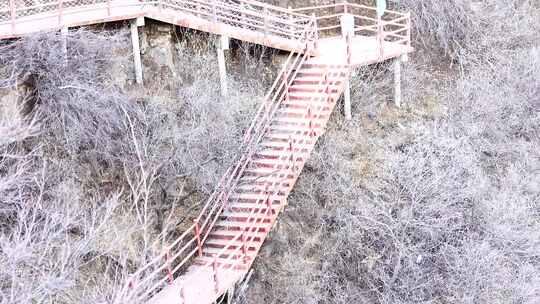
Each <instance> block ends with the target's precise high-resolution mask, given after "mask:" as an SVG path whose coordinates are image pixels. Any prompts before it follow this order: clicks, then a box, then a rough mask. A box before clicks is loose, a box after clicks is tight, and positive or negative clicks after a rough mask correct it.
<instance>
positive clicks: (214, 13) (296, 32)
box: [0, 0, 310, 41]
mask: <svg viewBox="0 0 540 304" xmlns="http://www.w3.org/2000/svg"><path fill="white" fill-rule="evenodd" d="M127 7H131V8H134V9H140V13H141V14H144V13H146V12H147V11H148V10H150V9H157V10H158V11H161V10H165V11H167V10H168V11H170V12H173V13H174V14H178V13H183V14H187V15H190V16H197V17H199V18H200V19H202V20H205V21H208V22H211V23H215V24H225V25H229V26H232V27H235V28H238V29H239V30H242V29H244V30H249V31H254V32H258V33H261V34H263V35H265V36H266V35H268V36H278V37H282V38H285V39H289V40H294V41H296V40H299V39H300V38H301V35H302V32H303V30H304V28H305V26H306V25H307V24H308V23H309V22H310V17H308V16H306V15H303V14H300V13H295V12H292V11H290V10H287V9H284V8H279V7H275V6H271V5H268V4H265V3H261V2H257V1H252V0H3V1H2V3H1V4H0V25H2V24H11V26H12V31H13V32H15V31H16V29H17V27H18V26H20V25H22V24H25V23H31V22H33V21H37V20H43V19H46V18H49V19H50V18H53V19H55V20H57V21H56V22H55V24H54V25H55V26H57V27H63V26H64V25H65V23H64V19H65V17H66V16H69V15H73V14H76V13H84V12H90V13H100V16H103V17H104V18H106V17H111V16H115V15H117V14H113V10H115V9H125V8H127ZM83 21H84V20H83Z"/></svg>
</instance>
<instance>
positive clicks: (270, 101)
mask: <svg viewBox="0 0 540 304" xmlns="http://www.w3.org/2000/svg"><path fill="white" fill-rule="evenodd" d="M316 33H317V27H316V23H315V20H311V21H310V22H309V23H308V24H307V25H306V26H305V30H304V32H303V34H302V35H301V36H300V37H301V41H304V42H303V46H304V47H303V49H299V50H297V51H296V52H291V54H290V55H289V57H288V59H287V61H286V63H285V64H284V66H283V69H282V71H281V72H280V74H279V77H277V79H276V81H275V82H274V84H273V85H272V87H271V89H270V90H269V92H268V94H267V95H266V97H265V101H264V102H263V104H262V105H261V107H260V108H259V111H258V112H257V115H256V116H255V118H254V119H253V123H252V125H251V126H250V128H249V129H248V131H247V132H246V135H245V139H244V143H243V146H242V148H241V151H242V153H240V154H239V156H238V157H237V158H236V159H235V160H234V161H233V162H232V163H233V165H232V166H231V167H230V168H229V169H228V170H227V172H226V173H225V175H224V176H223V177H222V179H221V180H220V182H219V184H218V186H217V188H216V190H215V191H214V193H213V194H212V195H211V197H210V198H209V199H208V201H207V202H206V204H205V205H204V207H203V208H202V210H201V213H200V215H199V216H198V217H197V218H196V219H195V222H194V224H193V225H192V226H190V227H189V228H188V229H187V230H186V231H185V232H184V233H183V234H182V235H181V236H180V237H178V238H176V239H174V240H172V241H168V239H167V237H164V238H162V239H160V240H158V241H156V243H157V244H167V245H164V246H163V250H162V252H161V253H160V254H158V255H157V256H156V257H154V258H152V259H151V260H150V261H149V263H147V264H146V265H144V266H143V267H142V268H140V269H139V270H138V271H137V272H135V273H134V274H132V275H131V279H130V280H129V282H128V283H127V284H126V286H125V288H124V291H123V297H122V299H123V300H126V299H128V300H129V299H131V300H133V301H143V300H144V299H147V298H148V297H150V296H151V295H153V294H155V293H156V292H157V291H159V290H161V289H162V288H163V287H165V286H166V285H167V284H170V283H172V281H171V278H174V277H175V276H176V275H178V274H179V273H181V272H182V270H184V269H185V268H186V267H188V266H189V265H190V262H191V261H192V260H193V258H195V257H197V256H202V246H203V244H204V242H205V241H206V239H207V238H208V236H209V234H210V232H211V230H212V228H213V227H214V225H215V223H216V222H217V220H218V219H219V216H220V215H221V213H222V212H223V210H224V209H225V208H226V207H227V206H226V203H227V201H228V198H229V197H230V195H231V194H233V193H234V189H235V187H236V185H237V183H238V181H239V179H240V177H241V176H242V174H243V172H244V171H245V169H246V168H247V166H248V164H249V163H250V160H251V158H252V156H253V154H254V153H255V151H256V147H257V144H258V143H259V142H260V140H261V139H262V137H263V136H264V134H265V132H266V130H267V128H268V126H269V124H270V122H271V118H272V117H273V115H274V114H275V113H276V111H277V109H278V108H279V105H280V104H281V101H283V100H284V97H285V95H286V94H287V91H288V87H289V86H291V85H292V82H293V81H294V78H295V76H296V74H297V73H298V68H299V67H300V66H302V65H303V64H304V62H305V61H306V60H307V58H309V57H310V54H311V52H312V51H314V45H315V38H316V37H317V36H316ZM240 237H241V236H240V235H239V236H237V237H236V238H234V239H235V240H238V238H240ZM173 264H175V265H174V266H173ZM208 266H212V265H208ZM216 269H219V267H218V268H216Z"/></svg>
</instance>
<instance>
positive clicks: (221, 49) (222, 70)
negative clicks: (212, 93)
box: [217, 35, 229, 96]
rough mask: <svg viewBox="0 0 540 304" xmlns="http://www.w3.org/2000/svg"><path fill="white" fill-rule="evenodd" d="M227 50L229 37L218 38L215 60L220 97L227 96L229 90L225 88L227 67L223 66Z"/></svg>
mask: <svg viewBox="0 0 540 304" xmlns="http://www.w3.org/2000/svg"><path fill="white" fill-rule="evenodd" d="M228 49H229V37H227V36H223V35H222V36H220V39H219V45H218V46H217V58H218V66H219V81H220V84H221V96H227V95H228V94H229V90H228V87H227V67H226V65H225V50H228Z"/></svg>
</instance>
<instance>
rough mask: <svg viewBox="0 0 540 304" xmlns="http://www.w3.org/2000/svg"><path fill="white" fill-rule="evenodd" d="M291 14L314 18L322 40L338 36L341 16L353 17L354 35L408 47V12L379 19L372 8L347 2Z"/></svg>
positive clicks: (387, 15) (295, 10) (393, 13)
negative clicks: (312, 16) (372, 37)
mask: <svg viewBox="0 0 540 304" xmlns="http://www.w3.org/2000/svg"><path fill="white" fill-rule="evenodd" d="M292 11H293V12H295V13H301V14H305V15H315V16H316V19H317V22H318V26H319V35H320V36H321V37H322V38H324V37H329V36H330V37H332V36H337V35H339V34H341V22H340V21H341V20H340V19H341V17H342V16H344V15H352V16H353V18H354V33H355V35H362V36H377V37H378V38H379V39H380V40H381V41H386V42H394V43H399V44H404V45H407V46H410V45H411V14H410V13H401V12H398V11H393V10H386V11H385V14H384V16H383V17H382V18H378V16H377V9H376V8H375V7H371V6H366V5H361V4H355V3H349V2H342V3H339V4H329V5H319V6H312V7H304V8H298V9H293V10H292Z"/></svg>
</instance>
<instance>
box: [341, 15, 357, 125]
mask: <svg viewBox="0 0 540 304" xmlns="http://www.w3.org/2000/svg"><path fill="white" fill-rule="evenodd" d="M340 22H341V35H342V36H343V39H344V40H345V49H346V50H347V53H346V54H344V58H347V64H348V65H349V64H350V63H351V62H350V59H351V56H352V53H350V52H352V46H351V45H350V43H352V39H353V37H354V16H353V15H351V14H347V13H345V14H343V15H342V16H341V18H340ZM351 69H352V67H351V66H349V71H351ZM350 76H351V73H349V77H347V80H346V82H345V91H344V92H343V108H344V109H343V112H344V113H345V119H346V120H351V119H352V113H351V83H350Z"/></svg>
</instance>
